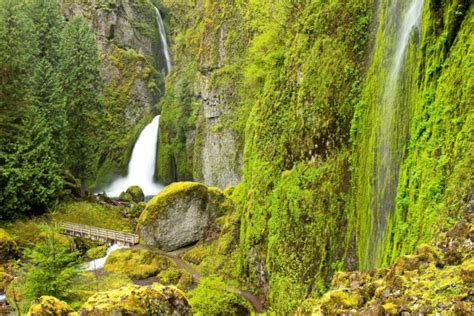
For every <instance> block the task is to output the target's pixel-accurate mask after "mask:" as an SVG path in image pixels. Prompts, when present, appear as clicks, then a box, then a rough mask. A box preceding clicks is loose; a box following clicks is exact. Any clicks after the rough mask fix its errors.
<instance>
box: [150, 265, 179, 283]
mask: <svg viewBox="0 0 474 316" xmlns="http://www.w3.org/2000/svg"><path fill="white" fill-rule="evenodd" d="M181 275H182V272H181V270H178V269H176V268H173V267H172V268H169V269H167V270H163V271H161V272H160V273H158V275H157V276H156V278H157V279H158V281H159V282H160V283H162V284H165V285H169V284H173V285H176V284H177V283H178V282H179V280H180V278H181Z"/></svg>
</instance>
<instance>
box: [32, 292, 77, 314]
mask: <svg viewBox="0 0 474 316" xmlns="http://www.w3.org/2000/svg"><path fill="white" fill-rule="evenodd" d="M72 312H73V309H72V308H71V306H69V305H68V304H67V303H66V302H63V301H60V300H58V299H57V298H55V297H52V296H41V297H40V298H39V299H38V300H36V301H35V302H33V303H32V304H31V306H30V309H29V311H28V316H44V315H57V316H66V315H68V314H69V313H72Z"/></svg>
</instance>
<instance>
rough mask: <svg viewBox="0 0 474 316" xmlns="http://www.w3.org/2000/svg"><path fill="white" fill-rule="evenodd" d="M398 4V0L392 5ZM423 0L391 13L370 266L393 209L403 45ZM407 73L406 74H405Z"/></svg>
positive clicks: (400, 123)
mask: <svg viewBox="0 0 474 316" xmlns="http://www.w3.org/2000/svg"><path fill="white" fill-rule="evenodd" d="M399 4H400V0H399V1H398V3H395V6H396V5H399ZM422 7H423V0H410V4H409V6H408V8H407V9H406V11H405V13H404V14H402V15H398V16H397V15H395V16H393V18H396V19H397V21H394V24H395V25H396V27H397V30H398V34H396V35H395V43H390V44H391V45H393V44H394V46H393V48H394V52H393V53H392V54H391V55H390V58H391V60H390V69H389V72H388V75H387V77H386V78H385V81H384V87H383V93H382V96H381V104H380V105H379V106H380V109H379V113H380V122H379V124H380V125H379V130H378V135H377V149H376V157H375V158H376V159H375V168H374V184H373V197H372V210H373V213H372V214H373V222H372V230H371V234H370V237H369V244H368V251H367V254H366V260H368V263H367V265H368V266H370V267H374V266H375V265H376V264H377V260H378V259H379V258H378V257H377V255H378V253H379V249H380V246H381V243H382V242H383V237H384V233H385V230H386V227H387V223H388V218H389V216H390V214H391V213H392V212H393V210H394V208H395V199H396V193H397V186H398V177H399V171H400V165H401V162H402V151H403V146H404V140H403V139H404V136H403V135H404V134H405V131H404V126H405V122H404V121H405V118H404V117H405V115H406V112H407V111H408V105H407V104H406V103H407V101H406V100H407V97H406V96H404V95H401V94H403V93H405V94H408V91H404V92H402V90H401V89H402V88H401V87H402V85H403V82H404V80H405V78H403V77H404V72H403V66H404V62H405V60H406V52H407V48H408V46H409V44H410V34H411V33H412V31H413V30H414V28H419V24H420V19H421V14H422ZM408 75H409V74H408Z"/></svg>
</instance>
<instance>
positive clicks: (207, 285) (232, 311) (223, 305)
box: [189, 276, 251, 315]
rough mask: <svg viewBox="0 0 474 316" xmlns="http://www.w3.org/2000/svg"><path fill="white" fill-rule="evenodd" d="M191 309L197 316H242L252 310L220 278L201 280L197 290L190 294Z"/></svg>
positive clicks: (212, 277)
mask: <svg viewBox="0 0 474 316" xmlns="http://www.w3.org/2000/svg"><path fill="white" fill-rule="evenodd" d="M189 296H190V300H189V302H190V303H191V307H192V309H193V313H194V314H196V315H222V314H225V315H241V314H242V313H243V312H244V313H248V312H249V310H250V309H251V307H250V306H248V305H249V304H248V302H246V301H244V300H243V298H242V297H240V296H238V295H237V294H236V293H233V290H232V289H231V288H229V287H227V286H226V285H225V283H224V281H223V280H222V279H221V278H220V277H216V276H211V277H207V278H203V279H201V281H200V282H199V285H198V287H197V288H196V289H194V290H193V291H191V292H189Z"/></svg>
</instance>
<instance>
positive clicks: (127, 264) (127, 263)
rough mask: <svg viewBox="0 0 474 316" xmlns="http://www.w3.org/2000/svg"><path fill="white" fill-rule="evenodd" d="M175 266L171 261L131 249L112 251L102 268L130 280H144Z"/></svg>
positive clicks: (150, 253)
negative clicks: (123, 275)
mask: <svg viewBox="0 0 474 316" xmlns="http://www.w3.org/2000/svg"><path fill="white" fill-rule="evenodd" d="M175 266H176V264H175V263H174V262H173V261H172V260H170V259H168V258H166V257H164V256H161V255H160V254H157V253H155V252H152V251H150V250H146V249H139V248H133V249H119V250H115V251H113V252H112V253H111V254H110V255H109V257H108V258H107V260H106V262H105V267H104V268H105V271H107V272H118V273H123V274H125V275H127V276H128V277H130V278H132V279H146V278H148V277H151V276H154V275H156V274H157V273H160V272H161V271H164V270H167V269H169V268H175Z"/></svg>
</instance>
